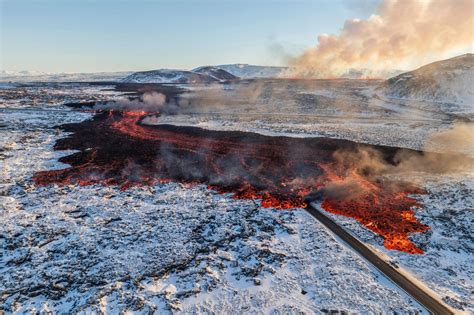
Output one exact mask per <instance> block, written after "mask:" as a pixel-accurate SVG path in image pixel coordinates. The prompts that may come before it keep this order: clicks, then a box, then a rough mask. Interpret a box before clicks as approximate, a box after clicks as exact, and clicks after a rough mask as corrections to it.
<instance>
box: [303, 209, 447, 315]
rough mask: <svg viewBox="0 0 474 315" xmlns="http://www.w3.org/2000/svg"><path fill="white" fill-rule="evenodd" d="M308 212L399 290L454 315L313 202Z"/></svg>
mask: <svg viewBox="0 0 474 315" xmlns="http://www.w3.org/2000/svg"><path fill="white" fill-rule="evenodd" d="M306 210H307V211H308V212H309V213H310V214H311V215H312V216H313V217H315V218H316V219H317V220H318V221H320V222H321V223H322V224H324V225H325V226H326V227H327V228H328V229H330V230H331V231H332V232H333V233H334V234H336V235H337V236H338V237H340V238H341V239H342V240H343V241H344V242H345V243H347V244H348V245H349V246H351V247H352V249H354V250H355V251H356V252H357V253H359V255H361V256H362V257H363V258H365V259H366V260H367V261H368V262H370V263H371V264H372V265H373V266H374V267H375V268H377V269H378V270H379V271H380V272H381V273H383V274H384V275H385V276H386V277H387V278H388V279H390V280H391V281H392V282H393V283H395V284H396V285H397V286H398V287H399V288H401V289H402V290H403V291H405V292H406V293H407V294H408V295H410V296H411V297H412V298H413V299H415V300H416V301H418V302H419V303H420V304H421V305H423V306H424V307H425V308H426V309H427V310H428V311H429V312H431V313H433V314H443V315H448V314H454V313H453V312H452V311H451V310H450V309H449V308H448V307H447V306H446V305H444V304H443V303H441V302H440V301H438V300H436V299H434V298H433V297H432V296H431V295H430V294H428V293H427V292H425V291H424V290H423V289H422V288H420V287H419V286H417V285H416V284H415V283H413V282H412V281H410V280H409V279H408V278H406V277H405V276H404V275H403V274H401V273H399V272H398V271H397V270H396V269H395V268H394V267H392V266H391V265H390V264H389V263H387V262H386V261H385V260H383V259H381V258H380V257H379V256H377V255H376V254H374V252H372V250H370V249H369V248H368V247H367V246H365V245H364V244H363V243H362V242H360V241H359V240H358V239H356V238H355V237H354V236H352V235H351V234H349V233H348V232H347V231H346V230H344V229H343V228H342V227H341V226H339V225H338V224H337V223H335V222H334V221H333V220H332V219H331V218H329V217H328V216H326V215H325V214H323V213H322V212H321V211H320V210H318V209H317V208H316V207H315V206H313V205H312V203H311V202H309V203H308V207H307V208H306Z"/></svg>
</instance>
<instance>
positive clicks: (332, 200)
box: [33, 111, 429, 254]
mask: <svg viewBox="0 0 474 315" xmlns="http://www.w3.org/2000/svg"><path fill="white" fill-rule="evenodd" d="M146 115H147V113H145V112H120V111H102V112H97V113H96V114H95V116H94V117H93V118H92V119H90V120H86V121H83V122H80V123H73V124H65V125H62V126H61V128H62V129H64V130H65V131H68V132H71V135H70V136H68V137H67V138H64V139H60V140H58V141H57V143H56V144H55V147H54V149H55V150H78V152H76V153H73V154H71V155H68V156H65V157H62V158H60V159H59V160H60V162H63V163H67V164H69V165H70V167H68V168H65V169H61V170H49V171H41V172H38V173H36V174H35V175H34V177H33V180H34V182H35V183H36V184H38V185H50V184H59V185H68V184H78V185H94V184H103V185H118V186H120V187H121V188H122V189H127V188H129V187H131V186H141V185H154V184H157V183H165V182H179V183H185V184H190V185H194V184H205V185H208V187H209V188H210V189H214V190H216V191H218V192H219V193H231V194H232V195H233V198H237V199H260V200H261V205H262V206H263V207H274V208H279V209H290V208H298V207H305V201H304V200H305V197H306V196H307V195H308V194H312V195H313V196H317V197H318V198H319V199H321V205H322V208H323V209H325V210H326V211H328V212H330V213H334V214H338V215H343V216H346V217H350V218H354V219H355V220H357V221H358V222H360V223H361V224H362V225H363V226H365V227H366V228H367V229H369V230H371V231H373V232H375V233H377V234H378V235H380V236H382V237H383V238H384V246H385V247H386V248H388V249H394V250H399V251H403V252H407V253H412V254H421V253H423V251H422V250H421V249H420V248H418V247H417V246H416V245H415V244H414V243H412V242H411V241H410V239H409V237H410V235H411V234H413V233H420V232H424V231H426V230H427V229H429V227H428V226H427V225H424V224H422V223H420V222H419V221H418V220H417V219H416V218H415V216H414V208H421V204H419V203H418V202H417V200H416V199H414V198H413V197H411V195H413V194H422V193H424V191H423V190H422V189H420V188H418V187H416V186H414V185H412V184H409V183H405V182H401V181H396V180H393V179H389V178H387V177H384V176H375V175H373V174H371V173H370V170H366V169H360V168H359V167H358V165H357V163H356V161H354V162H351V163H349V164H348V163H345V164H341V163H340V162H338V160H337V159H336V158H335V156H336V152H341V151H354V150H357V149H358V148H360V147H364V148H370V149H371V150H376V151H377V152H379V153H380V154H381V156H382V157H383V159H384V160H385V161H387V163H395V162H394V157H395V155H396V153H397V152H398V150H399V149H398V148H391V147H382V146H369V145H361V144H357V143H355V142H351V141H346V140H337V139H329V138H290V137H270V136H263V135H260V134H255V133H248V132H237V131H235V132H234V131H232V132H231V131H211V130H204V129H200V128H195V127H178V126H173V125H155V126H150V125H144V124H142V123H141V120H142V119H143V117H145V116H146ZM335 192H337V193H335Z"/></svg>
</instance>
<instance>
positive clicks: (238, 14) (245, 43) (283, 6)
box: [0, 0, 379, 72]
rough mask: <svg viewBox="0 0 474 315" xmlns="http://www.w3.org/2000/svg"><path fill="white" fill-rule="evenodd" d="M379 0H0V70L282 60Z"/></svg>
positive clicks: (110, 68) (135, 67)
mask: <svg viewBox="0 0 474 315" xmlns="http://www.w3.org/2000/svg"><path fill="white" fill-rule="evenodd" d="M378 2H379V1H378V0H339V1H337V0H336V1H334V0H312V1H311V0H307V1H296V0H287V1H271V0H260V1H258V0H254V1H250V0H245V1H237V0H235V1H231V0H220V1H219V0H215V1H209V0H207V1H204V0H189V1H184V0H181V1H179V0H178V1H171V0H168V1H164V0H161V1H160V0H135V1H132V0H129V1H120V0H118V1H117V0H115V1H112V0H95V1H93V0H0V11H1V12H0V13H1V15H0V18H1V20H0V36H1V37H0V61H1V63H0V70H10V71H21V70H30V71H42V72H102V71H139V70H151V69H160V68H175V69H192V68H194V67H197V66H202V65H217V64H227V63H249V64H259V65H285V64H286V60H287V59H288V58H289V57H292V56H295V55H297V54H300V53H301V52H303V51H304V50H305V49H306V48H308V47H310V46H314V45H315V43H316V41H317V35H319V34H322V33H329V34H334V33H337V32H338V31H339V30H340V29H341V27H342V26H343V24H344V21H345V20H346V19H348V18H361V19H363V18H367V17H368V16H370V14H371V13H372V12H373V11H374V10H375V7H377V4H378Z"/></svg>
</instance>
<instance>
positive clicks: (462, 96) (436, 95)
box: [377, 54, 474, 107]
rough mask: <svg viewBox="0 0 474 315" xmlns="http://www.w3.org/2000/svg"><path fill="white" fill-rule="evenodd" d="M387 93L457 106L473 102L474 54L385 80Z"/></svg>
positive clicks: (382, 92) (381, 88) (382, 90)
mask: <svg viewBox="0 0 474 315" xmlns="http://www.w3.org/2000/svg"><path fill="white" fill-rule="evenodd" d="M377 92H379V93H381V94H382V95H384V96H387V97H392V98H401V99H409V100H422V101H431V102H437V103H449V104H457V105H467V106H469V107H472V106H473V105H474V54H465V55H461V56H458V57H454V58H451V59H447V60H442V61H437V62H433V63H430V64H428V65H425V66H423V67H421V68H419V69H416V70H414V71H410V72H406V73H402V74H400V75H398V76H396V77H393V78H390V79H388V80H386V81H385V82H384V83H383V84H382V85H381V86H380V87H379V88H378V90H377Z"/></svg>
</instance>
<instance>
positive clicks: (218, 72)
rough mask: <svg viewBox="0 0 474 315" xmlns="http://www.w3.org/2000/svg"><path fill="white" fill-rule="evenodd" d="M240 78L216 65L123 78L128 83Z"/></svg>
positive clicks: (133, 74)
mask: <svg viewBox="0 0 474 315" xmlns="http://www.w3.org/2000/svg"><path fill="white" fill-rule="evenodd" d="M235 79H238V78H237V77H236V76H234V75H232V74H230V73H228V72H227V71H224V70H222V69H218V68H215V67H201V68H199V69H196V70H192V71H187V70H173V69H159V70H151V71H139V72H135V73H132V74H130V75H128V76H127V77H125V78H123V79H122V80H121V82H127V83H182V84H189V83H212V82H222V81H229V80H235Z"/></svg>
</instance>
